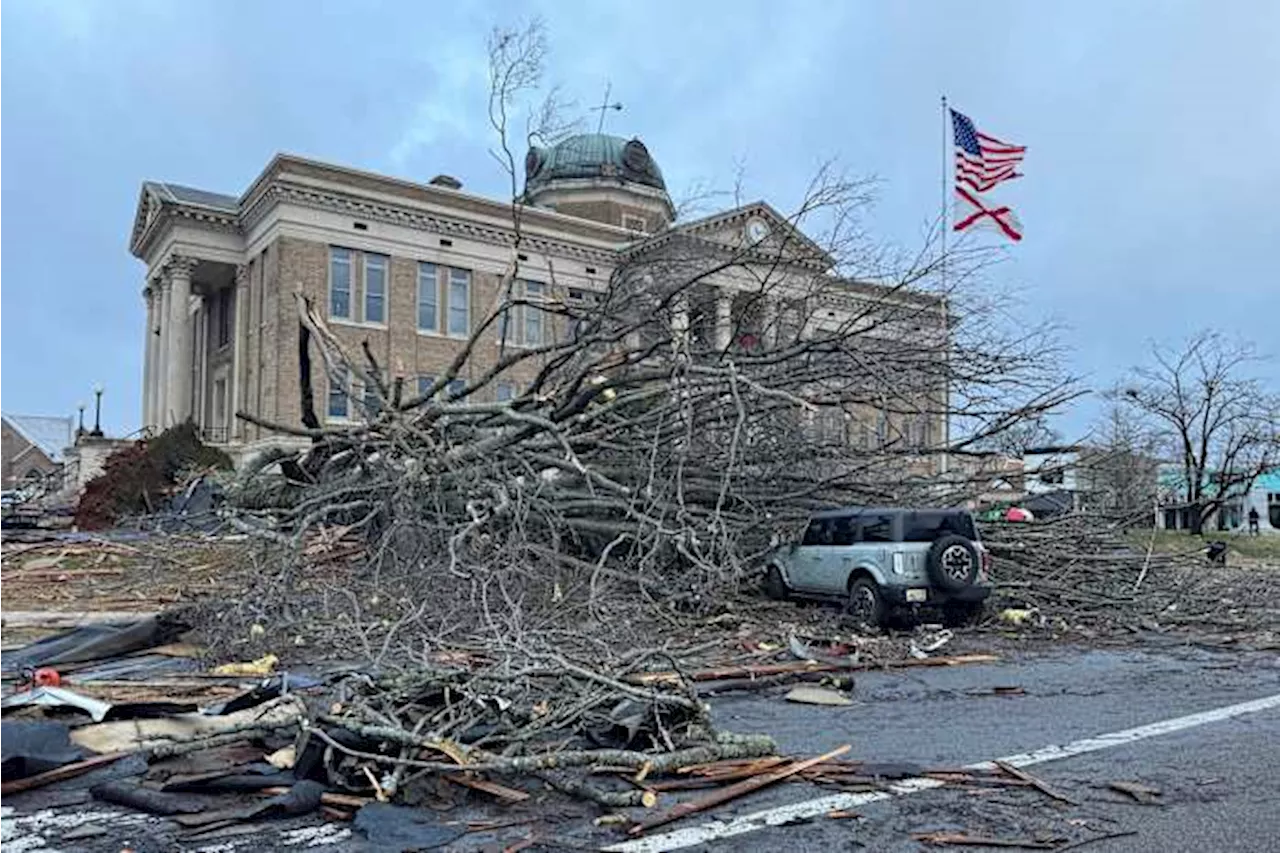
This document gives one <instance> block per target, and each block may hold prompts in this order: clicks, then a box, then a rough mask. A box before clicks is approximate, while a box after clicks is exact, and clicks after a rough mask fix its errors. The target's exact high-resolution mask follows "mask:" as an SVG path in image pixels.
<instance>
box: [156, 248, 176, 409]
mask: <svg viewBox="0 0 1280 853" xmlns="http://www.w3.org/2000/svg"><path fill="white" fill-rule="evenodd" d="M155 282H156V284H155V286H156V288H158V294H159V296H158V301H157V302H156V332H157V333H158V334H157V335H156V353H155V365H154V368H153V370H152V374H153V376H152V380H151V387H152V404H151V405H152V420H151V425H152V426H153V427H155V429H156V430H157V431H159V430H163V429H164V428H165V427H166V426H167V425H168V423H169V399H170V397H169V333H170V331H171V330H172V328H173V324H172V323H170V322H169V303H170V298H169V293H170V290H171V288H170V287H169V276H168V274H167V273H165V272H164V271H161V273H160V275H159V276H158V277H157V278H156V279H155Z"/></svg>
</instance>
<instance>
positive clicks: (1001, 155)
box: [951, 110, 1027, 193]
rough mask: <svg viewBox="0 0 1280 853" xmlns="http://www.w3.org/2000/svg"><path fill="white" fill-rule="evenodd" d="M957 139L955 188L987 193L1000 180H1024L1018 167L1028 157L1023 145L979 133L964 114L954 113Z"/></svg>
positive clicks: (954, 127) (952, 112)
mask: <svg viewBox="0 0 1280 853" xmlns="http://www.w3.org/2000/svg"><path fill="white" fill-rule="evenodd" d="M951 126H952V128H953V129H954V130H955V137H956V186H957V187H959V186H960V185H961V184H964V185H967V186H968V187H970V188H971V189H973V190H975V191H977V192H980V193H984V192H986V191H987V190H989V189H991V188H992V187H994V186H995V185H996V184H998V183H1000V182H1001V181H1008V180H1011V179H1013V178H1020V177H1022V175H1021V174H1019V173H1018V171H1017V168H1018V164H1019V163H1021V162H1022V158H1023V157H1025V156H1026V154H1027V149H1026V146H1023V145H1010V144H1009V143H1007V142H1001V141H1000V140H999V139H996V138H995V137H994V136H988V135H987V134H985V133H980V132H979V131H978V129H977V128H975V127H974V126H973V121H972V120H971V119H970V118H969V117H968V116H966V115H964V114H963V113H958V112H956V111H955V110H952V111H951Z"/></svg>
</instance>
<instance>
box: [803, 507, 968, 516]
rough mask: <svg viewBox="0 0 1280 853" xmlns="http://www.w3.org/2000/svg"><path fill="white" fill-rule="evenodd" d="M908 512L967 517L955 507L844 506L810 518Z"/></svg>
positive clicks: (816, 513) (815, 514)
mask: <svg viewBox="0 0 1280 853" xmlns="http://www.w3.org/2000/svg"><path fill="white" fill-rule="evenodd" d="M908 512H938V513H955V514H956V515H968V514H969V511H968V510H966V509H958V508H956V507H928V506H920V507H916V506H846V507H840V508H838V509H824V510H822V511H821V512H815V513H814V514H813V515H812V516H810V518H813V519H818V518H847V517H848V516H851V515H870V514H876V515H881V514H884V513H892V514H895V515H897V514H901V513H908Z"/></svg>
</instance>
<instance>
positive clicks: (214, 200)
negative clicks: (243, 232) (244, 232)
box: [129, 181, 240, 259]
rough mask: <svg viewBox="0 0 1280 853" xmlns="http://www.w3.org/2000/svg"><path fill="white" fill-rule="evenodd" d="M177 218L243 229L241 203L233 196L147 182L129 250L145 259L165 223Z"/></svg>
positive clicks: (212, 226) (233, 229) (135, 216)
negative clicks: (241, 224) (241, 225)
mask: <svg viewBox="0 0 1280 853" xmlns="http://www.w3.org/2000/svg"><path fill="white" fill-rule="evenodd" d="M175 219H183V220H187V221H192V222H198V223H201V224H202V225H204V226H205V227H209V228H214V229H217V230H222V231H235V232H238V231H239V230H240V202H239V200H238V199H236V198H235V197H234V196H229V195H222V194H221V193H212V192H208V191H206V190H197V189H194V188H192V187H184V186H181V185H179V184H169V183H162V182H160V181H145V182H143V184H142V191H141V192H140V193H139V195H138V206H137V209H136V210H135V212H134V215H133V231H132V232H131V233H130V236H129V251H130V252H132V253H133V255H134V256H135V257H138V258H144V259H145V257H146V254H147V252H148V250H149V249H150V247H151V245H152V244H153V243H154V242H155V239H156V237H157V236H158V235H159V234H160V233H161V232H163V230H164V228H165V225H166V224H167V223H168V222H171V221H173V220H175Z"/></svg>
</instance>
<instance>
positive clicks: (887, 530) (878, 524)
mask: <svg viewBox="0 0 1280 853" xmlns="http://www.w3.org/2000/svg"><path fill="white" fill-rule="evenodd" d="M858 541H859V542H892V541H893V516H891V515H864V516H863V517H862V535H861V536H859V537H858Z"/></svg>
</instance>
